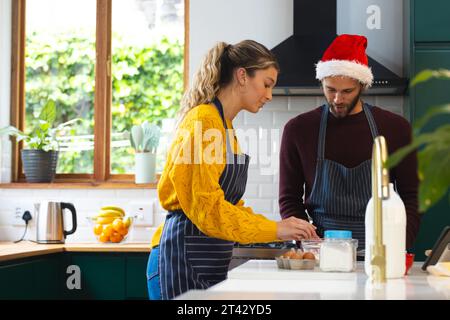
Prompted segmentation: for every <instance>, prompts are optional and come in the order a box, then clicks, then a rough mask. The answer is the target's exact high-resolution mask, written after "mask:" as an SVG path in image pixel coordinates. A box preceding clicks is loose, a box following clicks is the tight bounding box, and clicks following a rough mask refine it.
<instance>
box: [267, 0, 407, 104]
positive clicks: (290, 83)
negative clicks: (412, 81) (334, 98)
mask: <svg viewBox="0 0 450 320" xmlns="http://www.w3.org/2000/svg"><path fill="white" fill-rule="evenodd" d="M336 10H337V9H336V0H294V35H292V36H291V37H289V38H287V39H286V40H284V41H283V42H281V43H280V44H278V45H277V46H276V47H274V48H273V49H272V50H271V51H272V52H273V53H274V54H275V56H276V57H277V59H278V62H279V64H280V68H281V72H280V74H279V75H278V81H277V85H276V86H275V88H274V90H273V95H283V96H285V95H321V94H322V89H321V87H320V82H319V80H317V79H316V63H317V62H318V61H319V60H320V59H321V58H322V55H323V53H324V52H325V50H326V48H327V47H328V46H329V45H330V44H331V42H332V41H333V40H334V39H335V38H336V36H337V32H336V20H337V19H336ZM369 67H370V68H371V69H372V73H373V76H374V81H373V85H372V87H371V88H370V89H369V90H367V91H366V92H365V93H364V94H366V95H403V94H404V93H405V91H406V87H407V85H408V79H406V78H402V77H399V76H397V75H396V74H395V73H394V72H392V71H391V70H389V69H387V68H386V67H384V66H383V65H381V64H380V63H379V62H377V61H375V60H374V59H372V58H371V57H369Z"/></svg>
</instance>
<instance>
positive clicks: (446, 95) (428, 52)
mask: <svg viewBox="0 0 450 320" xmlns="http://www.w3.org/2000/svg"><path fill="white" fill-rule="evenodd" d="M449 3H450V1H449ZM414 56H415V68H414V69H415V71H416V74H417V73H419V72H420V71H422V70H425V69H440V68H445V69H450V47H449V48H442V49H416V50H415V55H414ZM449 88H450V80H429V81H427V82H424V83H420V84H418V85H417V86H416V87H414V88H413V90H414V101H415V110H414V119H415V120H417V119H418V118H420V117H421V116H422V115H423V114H424V113H425V112H426V110H428V108H430V107H431V106H436V105H440V104H445V103H450V90H449Z"/></svg>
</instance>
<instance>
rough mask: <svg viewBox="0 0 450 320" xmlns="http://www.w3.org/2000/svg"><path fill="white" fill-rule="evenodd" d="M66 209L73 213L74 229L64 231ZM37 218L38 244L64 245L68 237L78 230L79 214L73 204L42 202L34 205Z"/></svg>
mask: <svg viewBox="0 0 450 320" xmlns="http://www.w3.org/2000/svg"><path fill="white" fill-rule="evenodd" d="M64 209H69V210H70V211H71V213H72V229H71V230H70V231H67V230H65V229H64V224H65V223H64V215H63V212H64ZM34 213H35V217H36V242H38V243H64V241H65V239H66V236H67V235H69V234H72V233H74V232H75V230H76V229H77V212H76V210H75V207H74V206H73V204H72V203H66V202H54V201H42V202H40V203H35V204H34Z"/></svg>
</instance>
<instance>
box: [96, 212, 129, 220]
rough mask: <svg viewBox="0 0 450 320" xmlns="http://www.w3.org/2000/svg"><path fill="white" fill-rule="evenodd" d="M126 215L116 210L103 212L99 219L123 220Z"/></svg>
mask: <svg viewBox="0 0 450 320" xmlns="http://www.w3.org/2000/svg"><path fill="white" fill-rule="evenodd" d="M123 216H124V214H123V213H122V212H120V211H116V210H101V211H100V212H99V214H97V217H104V218H106V217H120V218H122V217H123Z"/></svg>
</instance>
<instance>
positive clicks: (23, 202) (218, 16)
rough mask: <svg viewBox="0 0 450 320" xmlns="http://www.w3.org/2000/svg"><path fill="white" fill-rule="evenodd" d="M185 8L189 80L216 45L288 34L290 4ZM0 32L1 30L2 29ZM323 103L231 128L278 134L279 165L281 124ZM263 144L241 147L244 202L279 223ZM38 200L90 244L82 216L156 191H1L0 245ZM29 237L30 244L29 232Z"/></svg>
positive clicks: (276, 109)
mask: <svg viewBox="0 0 450 320" xmlns="http://www.w3.org/2000/svg"><path fill="white" fill-rule="evenodd" d="M0 1H5V0H0ZM8 1H9V0H8ZM190 5H191V8H190V10H191V13H190V14H191V19H190V22H191V25H190V41H191V42H190V65H191V70H190V74H191V75H192V73H193V72H194V71H195V69H196V68H197V67H198V65H199V63H200V60H201V58H202V56H203V55H204V53H205V52H206V51H207V50H208V48H210V47H211V46H212V45H213V44H214V43H215V42H216V41H227V42H231V43H235V42H237V41H239V40H243V39H247V38H249V39H255V40H257V41H260V42H262V43H263V44H265V45H266V46H268V47H272V46H274V45H276V44H278V43H279V42H280V41H282V40H283V39H285V38H287V37H288V36H289V35H291V34H292V20H291V19H292V18H291V17H292V0H245V1H241V0H228V1H223V0H191V1H190ZM236 8H237V9H236ZM0 12H1V11H0ZM248 12H252V14H249V13H248ZM2 25H3V23H2ZM1 28H2V29H3V30H4V28H5V27H4V26H2V27H1ZM1 31H2V30H0V32H1ZM0 54H1V53H0ZM4 73H5V71H4V69H3V68H0V78H1V77H3V76H4ZM366 101H367V102H368V103H371V104H375V105H379V106H383V107H385V108H386V109H389V110H392V111H394V112H396V113H398V114H402V113H403V109H402V105H403V97H368V98H366ZM323 102H324V100H323V98H322V97H321V96H318V97H276V98H274V99H273V100H272V102H271V103H269V104H267V105H266V106H265V107H264V108H263V110H262V111H260V112H259V113H258V114H256V115H255V114H249V113H245V112H242V113H240V114H239V115H238V116H237V118H236V119H235V120H234V125H235V127H236V128H237V129H243V130H249V129H256V130H257V131H258V132H259V133H260V132H262V131H263V130H262V129H266V130H269V131H270V130H272V131H273V132H275V133H277V135H276V137H275V139H274V141H271V142H273V145H272V146H271V148H270V149H269V150H271V151H272V152H271V154H270V155H271V156H273V160H274V161H278V150H279V139H280V138H281V134H282V128H283V127H284V124H285V123H286V122H287V121H288V120H289V119H291V118H293V117H295V116H296V115H298V114H299V113H302V112H305V111H308V110H311V109H312V108H315V107H316V106H318V105H321V104H322V103H323ZM0 108H1V109H3V111H2V112H5V110H4V109H5V108H9V104H8V105H4V104H2V105H1V106H0ZM0 111H1V110H0ZM238 135H239V132H238ZM240 141H241V144H244V145H245V143H242V142H243V141H242V137H241V138H240ZM265 144H266V145H267V144H268V141H266V140H264V139H260V141H258V144H257V148H244V151H245V152H247V153H250V156H251V157H252V161H253V164H252V165H251V166H250V171H249V177H248V185H247V189H246V193H245V195H244V200H245V201H246V204H247V205H250V206H251V207H253V209H254V210H255V211H256V212H257V213H261V214H264V215H266V216H267V217H269V218H271V219H275V220H279V219H280V217H279V207H278V173H277V171H278V164H277V163H276V164H275V165H274V168H273V169H274V170H273V171H270V170H265V169H267V165H266V164H263V163H261V160H262V159H263V157H264V156H267V155H266V154H265V152H264V150H263V149H264V148H262V147H263V146H264V145H265ZM267 173H269V174H267ZM43 198H52V199H55V200H58V201H65V202H72V203H73V204H74V205H75V207H76V208H77V210H78V212H79V221H80V223H79V224H80V226H79V230H78V231H77V232H76V233H75V234H74V235H71V236H69V237H68V239H67V241H68V242H77V241H88V240H92V234H91V232H90V230H89V228H88V225H87V224H86V221H85V220H86V219H85V216H87V215H91V214H93V212H95V211H96V210H98V208H99V207H100V206H101V205H103V204H107V203H115V204H118V205H121V206H123V207H124V208H125V209H127V210H129V209H130V208H131V203H132V202H133V201H138V200H144V201H147V200H148V201H151V200H155V199H156V198H157V194H156V190H92V189H88V190H78V189H77V190H16V189H3V190H2V189H0V241H1V240H15V239H18V238H19V237H20V236H21V234H22V232H23V227H18V226H13V223H14V221H16V220H15V219H14V215H15V208H16V207H21V208H23V207H27V208H30V207H32V204H33V203H34V202H37V201H39V200H41V199H43ZM157 203H158V202H157ZM163 219H164V211H163V210H162V208H160V207H159V205H157V206H156V208H155V213H154V226H156V225H158V224H159V222H160V221H162V220H163ZM135 231H136V232H135V235H134V240H135V241H139V240H140V241H149V239H150V238H151V235H152V233H153V231H154V229H147V228H145V227H140V228H137V229H136V230H135ZM29 234H30V238H31V239H33V237H34V230H32V231H31V233H29Z"/></svg>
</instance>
